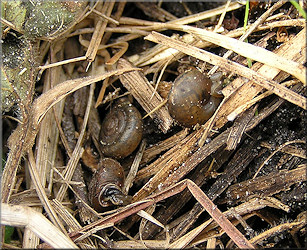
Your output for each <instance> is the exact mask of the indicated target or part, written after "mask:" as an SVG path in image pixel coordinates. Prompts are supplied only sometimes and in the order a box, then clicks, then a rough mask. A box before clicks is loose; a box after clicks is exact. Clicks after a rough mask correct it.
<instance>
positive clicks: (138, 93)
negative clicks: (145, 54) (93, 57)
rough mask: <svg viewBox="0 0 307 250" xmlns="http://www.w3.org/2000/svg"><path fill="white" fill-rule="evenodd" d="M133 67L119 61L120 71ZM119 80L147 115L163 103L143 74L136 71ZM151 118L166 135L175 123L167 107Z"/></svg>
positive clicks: (153, 114) (125, 61)
mask: <svg viewBox="0 0 307 250" xmlns="http://www.w3.org/2000/svg"><path fill="white" fill-rule="evenodd" d="M131 67H132V65H131V64H130V63H129V62H128V61H127V60H125V59H120V60H119V61H118V68H119V69H126V68H131ZM119 79H120V81H121V82H122V84H123V85H124V86H125V88H127V89H128V91H129V92H130V93H131V94H132V95H133V96H134V97H135V99H136V100H137V101H138V102H139V104H140V105H141V106H142V107H143V108H144V110H145V111H146V112H147V113H150V112H151V111H152V110H153V109H155V108H156V107H157V106H159V105H160V103H161V102H163V99H162V97H161V96H160V95H159V94H158V93H157V92H155V91H154V87H153V86H152V85H151V84H150V83H149V81H148V80H147V78H146V77H145V76H144V74H143V73H142V72H138V71H136V72H130V73H125V74H122V75H120V77H119ZM150 117H152V118H153V119H154V120H155V121H156V122H157V123H158V125H159V127H160V128H161V130H162V131H163V132H164V133H166V132H167V131H168V130H169V128H170V127H171V125H172V123H173V118H172V117H171V116H170V115H169V113H168V111H167V109H166V107H161V108H160V109H158V110H156V111H155V112H154V113H151V114H150Z"/></svg>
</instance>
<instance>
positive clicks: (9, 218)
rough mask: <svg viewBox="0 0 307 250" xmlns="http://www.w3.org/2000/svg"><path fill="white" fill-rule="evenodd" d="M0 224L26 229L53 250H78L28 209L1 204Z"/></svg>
mask: <svg viewBox="0 0 307 250" xmlns="http://www.w3.org/2000/svg"><path fill="white" fill-rule="evenodd" d="M1 224H3V225H10V226H13V227H27V228H29V229H30V230H32V231H33V232H34V233H35V234H36V235H37V236H38V237H39V238H40V239H42V240H43V241H45V242H46V243H48V244H49V245H50V246H52V247H54V248H69V249H77V248H78V247H77V246H76V245H75V244H74V243H73V242H72V241H71V240H70V239H69V238H68V237H67V236H65V235H64V234H63V233H62V232H61V231H60V230H59V229H58V228H57V227H55V226H54V225H53V224H52V223H51V222H50V221H49V220H47V219H46V217H45V216H43V215H42V214H41V213H38V212H35V211H33V209H32V208H29V207H24V206H18V205H9V204H5V203H1Z"/></svg>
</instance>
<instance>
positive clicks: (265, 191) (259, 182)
mask: <svg viewBox="0 0 307 250" xmlns="http://www.w3.org/2000/svg"><path fill="white" fill-rule="evenodd" d="M304 180H306V166H303V167H299V168H296V169H293V170H281V171H279V172H278V173H271V174H268V175H265V176H261V177H258V178H255V179H250V180H247V181H244V182H241V183H237V184H234V185H232V186H231V187H230V188H229V189H228V190H227V197H228V198H230V199H231V200H233V201H235V200H242V199H246V198H247V196H248V197H253V196H271V195H273V194H275V193H278V192H281V191H283V190H287V189H289V187H290V186H291V185H293V184H295V183H298V182H301V181H304Z"/></svg>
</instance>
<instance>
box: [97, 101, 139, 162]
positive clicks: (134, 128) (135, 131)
mask: <svg viewBox="0 0 307 250" xmlns="http://www.w3.org/2000/svg"><path fill="white" fill-rule="evenodd" d="M142 136H143V120H142V116H141V114H140V112H139V111H138V110H137V109H136V108H135V107H134V106H133V105H132V104H131V103H130V102H129V100H128V98H121V99H119V100H118V101H117V103H116V104H115V106H114V107H113V108H112V109H111V111H110V112H109V113H108V114H107V116H106V117H105V119H104V120H103V122H102V125H101V129H100V134H99V141H100V149H101V152H102V153H103V155H105V156H108V157H112V158H116V159H119V158H124V157H126V156H128V155H130V154H131V153H132V152H133V151H134V150H135V149H136V148H137V146H138V145H139V143H140V141H141V139H142Z"/></svg>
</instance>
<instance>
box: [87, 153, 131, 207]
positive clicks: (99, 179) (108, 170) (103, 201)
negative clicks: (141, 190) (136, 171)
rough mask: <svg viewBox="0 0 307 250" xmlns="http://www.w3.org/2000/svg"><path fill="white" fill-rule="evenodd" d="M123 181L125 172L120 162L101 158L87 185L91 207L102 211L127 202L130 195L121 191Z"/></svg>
mask: <svg viewBox="0 0 307 250" xmlns="http://www.w3.org/2000/svg"><path fill="white" fill-rule="evenodd" d="M124 181H125V174H124V170H123V168H122V166H121V165H120V163H119V162H118V161H116V160H113V159H111V158H104V159H102V160H101V161H100V162H99V168H98V170H97V171H96V172H95V173H94V175H93V177H92V180H91V182H90V184H89V187H88V189H89V190H88V191H89V200H90V202H91V204H92V206H93V208H94V209H95V210H96V211H97V212H102V211H104V210H105V209H106V208H107V207H110V206H113V205H126V204H128V203H129V202H130V196H128V195H125V194H124V193H123V192H122V187H123V185H124Z"/></svg>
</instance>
